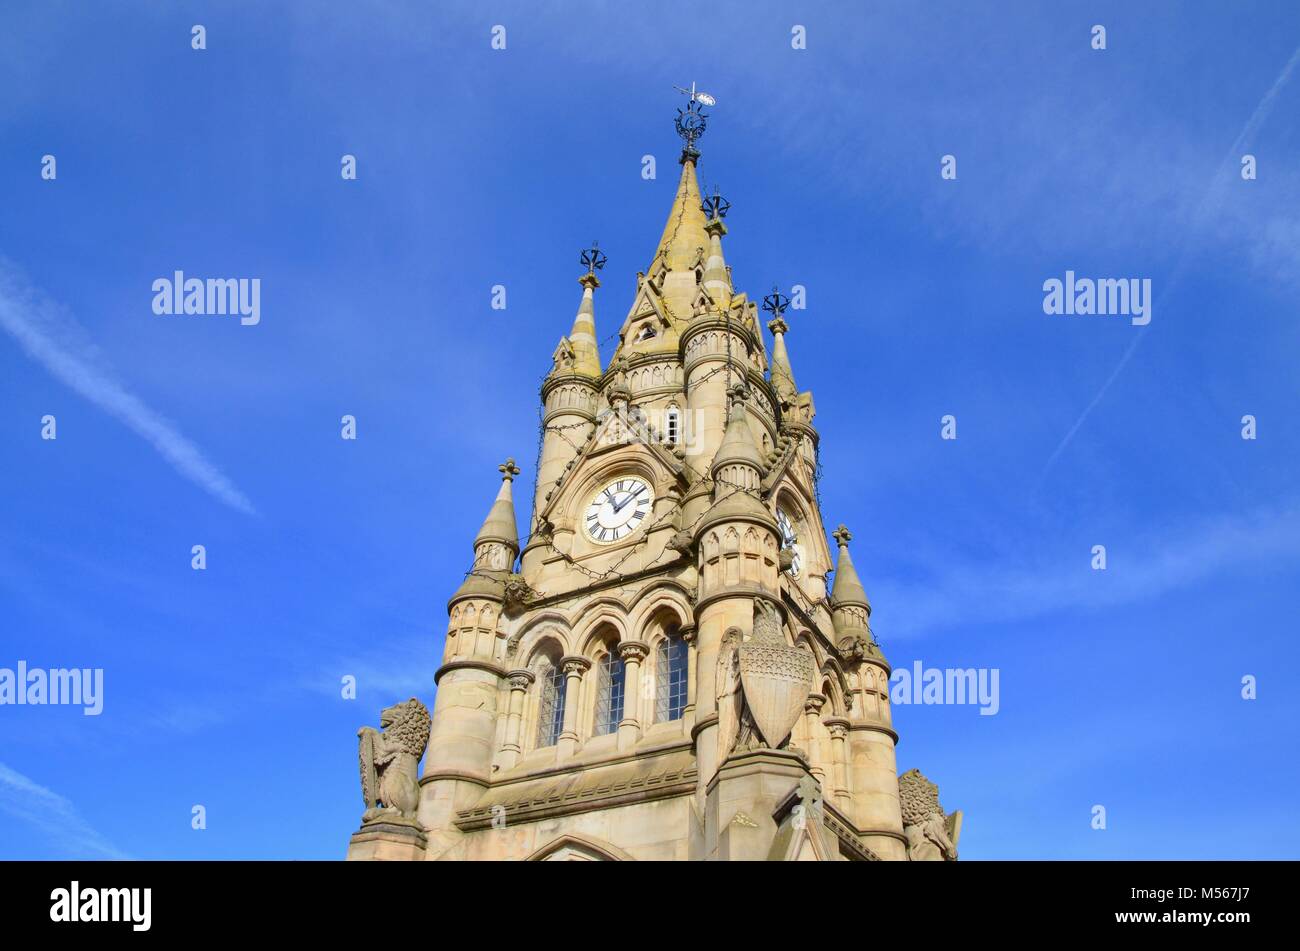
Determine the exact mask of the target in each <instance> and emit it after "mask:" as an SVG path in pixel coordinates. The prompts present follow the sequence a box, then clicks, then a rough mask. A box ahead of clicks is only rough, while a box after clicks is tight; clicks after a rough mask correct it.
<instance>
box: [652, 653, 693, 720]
mask: <svg viewBox="0 0 1300 951" xmlns="http://www.w3.org/2000/svg"><path fill="white" fill-rule="evenodd" d="M686 651H687V646H686V642H685V641H684V640H682V639H681V638H680V637H665V638H664V639H663V640H661V641H660V642H659V650H658V653H657V654H656V657H655V722H656V723H664V722H666V721H668V720H680V719H681V718H682V711H683V710H685V709H686Z"/></svg>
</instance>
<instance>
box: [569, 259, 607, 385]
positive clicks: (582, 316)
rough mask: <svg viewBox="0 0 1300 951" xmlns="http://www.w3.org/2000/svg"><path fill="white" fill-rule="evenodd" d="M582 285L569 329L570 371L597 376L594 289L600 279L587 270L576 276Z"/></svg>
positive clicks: (598, 358) (598, 354)
mask: <svg viewBox="0 0 1300 951" xmlns="http://www.w3.org/2000/svg"><path fill="white" fill-rule="evenodd" d="M578 283H579V284H581V285H582V303H580V304H579V305H578V314H577V316H576V317H574V318H573V329H572V330H570V331H569V338H568V339H569V346H570V347H572V348H573V366H572V368H571V370H572V372H574V373H580V374H582V375H583V376H589V377H593V378H594V377H599V376H600V374H601V372H602V371H601V368H600V345H599V343H598V342H597V341H596V307H595V295H594V293H593V292H594V291H595V289H596V288H598V287H600V280H599V279H598V278H597V277H596V275H595V273H594V272H588V273H586V274H584V275H582V277H580V278H578Z"/></svg>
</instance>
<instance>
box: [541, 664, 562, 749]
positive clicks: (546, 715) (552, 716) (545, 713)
mask: <svg viewBox="0 0 1300 951" xmlns="http://www.w3.org/2000/svg"><path fill="white" fill-rule="evenodd" d="M537 683H538V686H539V687H540V688H541V697H540V701H541V702H540V703H539V704H538V707H537V746H538V748H541V747H543V746H554V745H555V742H556V741H557V740H558V739H559V738H560V731H561V730H563V729H564V695H565V689H564V687H565V679H564V671H563V670H562V669H560V668H559V667H557V666H555V665H552V664H549V663H548V664H547V665H546V666H544V667H543V668H542V669H541V671H539V673H538V677H537Z"/></svg>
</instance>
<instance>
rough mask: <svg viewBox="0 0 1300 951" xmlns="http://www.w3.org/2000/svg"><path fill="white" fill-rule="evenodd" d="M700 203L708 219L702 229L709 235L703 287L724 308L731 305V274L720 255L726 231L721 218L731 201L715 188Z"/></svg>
mask: <svg viewBox="0 0 1300 951" xmlns="http://www.w3.org/2000/svg"><path fill="white" fill-rule="evenodd" d="M702 204H703V210H704V214H705V215H706V216H707V217H708V219H709V223H708V224H706V225H705V226H704V231H705V233H706V234H707V235H708V236H709V256H708V260H706V261H705V262H704V289H705V290H706V291H708V292H709V296H710V297H712V298H713V299H714V300H715V301H716V302H717V303H718V305H719V306H720V307H722V308H723V309H724V310H725V309H726V308H728V307H730V306H731V276H730V275H729V274H728V273H727V262H726V261H725V260H724V259H723V257H722V236H723V235H725V234H726V233H727V226H726V225H725V224H723V223H722V219H723V218H725V217H727V212H728V210H730V208H731V203H730V202H729V201H727V200H726V199H725V198H723V197H722V195H720V194H719V193H718V190H717V189H716V188H715V189H714V190H713V194H712V195H709V196H708V197H707V198H705V199H704V201H703V203H702Z"/></svg>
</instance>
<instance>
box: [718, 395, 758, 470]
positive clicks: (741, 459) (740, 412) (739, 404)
mask: <svg viewBox="0 0 1300 951" xmlns="http://www.w3.org/2000/svg"><path fill="white" fill-rule="evenodd" d="M728 395H729V396H730V398H731V408H730V409H729V410H728V411H727V429H726V431H725V432H724V433H723V436H722V444H721V445H719V446H718V451H717V453H715V454H714V456H713V472H714V473H715V474H716V473H717V471H718V470H719V469H721V468H722V467H723V466H727V465H734V464H736V463H744V464H746V465H749V466H750V467H752V468H753V469H754V471H755V472H757V473H759V475H762V473H763V453H762V450H760V449H759V448H758V446H757V445H756V444H755V443H754V430H753V429H752V428H750V425H749V423H748V422H747V421H746V418H745V416H746V414H745V399H746V398H747V397H748V395H749V392H748V390H747V389H746V388H745V387H744V386H743V385H736V386H733V387H732V388H731V389H730V390H729V391H728Z"/></svg>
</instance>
